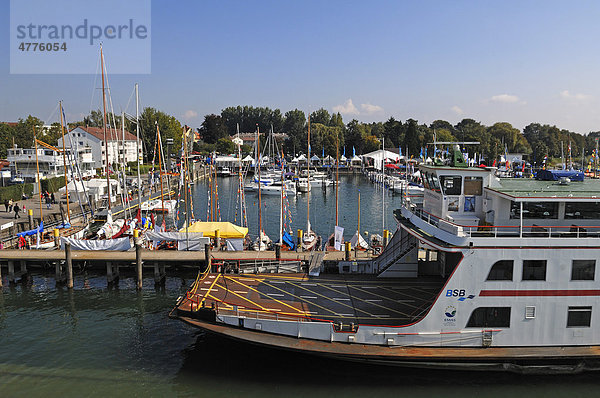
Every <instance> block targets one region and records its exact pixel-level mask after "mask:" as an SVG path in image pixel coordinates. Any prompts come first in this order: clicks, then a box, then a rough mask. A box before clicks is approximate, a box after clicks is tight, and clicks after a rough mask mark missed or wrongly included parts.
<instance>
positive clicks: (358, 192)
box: [356, 189, 360, 240]
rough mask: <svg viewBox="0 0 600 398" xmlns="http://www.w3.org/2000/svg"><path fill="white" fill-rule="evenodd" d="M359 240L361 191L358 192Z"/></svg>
mask: <svg viewBox="0 0 600 398" xmlns="http://www.w3.org/2000/svg"><path fill="white" fill-rule="evenodd" d="M356 231H358V238H359V240H360V189H359V190H358V229H357V230H356Z"/></svg>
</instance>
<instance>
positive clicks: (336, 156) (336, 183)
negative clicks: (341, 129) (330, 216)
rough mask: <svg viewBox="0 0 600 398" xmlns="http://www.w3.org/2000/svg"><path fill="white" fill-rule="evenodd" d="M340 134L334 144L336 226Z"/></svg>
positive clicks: (336, 220) (336, 218) (336, 217)
mask: <svg viewBox="0 0 600 398" xmlns="http://www.w3.org/2000/svg"><path fill="white" fill-rule="evenodd" d="M339 181H340V136H339V135H338V136H337V140H336V144H335V225H336V226H338V225H339V224H338V188H339V186H340V183H339Z"/></svg>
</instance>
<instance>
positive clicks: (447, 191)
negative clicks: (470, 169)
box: [440, 176, 462, 195]
mask: <svg viewBox="0 0 600 398" xmlns="http://www.w3.org/2000/svg"><path fill="white" fill-rule="evenodd" d="M440 181H441V183H442V188H443V189H444V195H460V194H461V191H462V188H461V184H462V177H461V176H440Z"/></svg>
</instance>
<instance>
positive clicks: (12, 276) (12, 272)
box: [8, 260, 15, 285]
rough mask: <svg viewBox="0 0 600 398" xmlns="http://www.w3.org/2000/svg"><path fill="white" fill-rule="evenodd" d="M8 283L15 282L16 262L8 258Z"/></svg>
mask: <svg viewBox="0 0 600 398" xmlns="http://www.w3.org/2000/svg"><path fill="white" fill-rule="evenodd" d="M8 283H9V284H11V285H14V284H15V262H14V261H13V260H8Z"/></svg>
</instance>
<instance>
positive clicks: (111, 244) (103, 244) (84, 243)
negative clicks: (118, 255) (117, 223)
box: [60, 237, 131, 251]
mask: <svg viewBox="0 0 600 398" xmlns="http://www.w3.org/2000/svg"><path fill="white" fill-rule="evenodd" d="M65 243H70V244H71V248H72V249H73V250H114V251H127V250H129V249H131V241H130V240H129V238H117V239H106V240H103V239H100V240H84V239H73V238H65V237H62V238H60V248H61V249H62V250H64V249H65Z"/></svg>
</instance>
